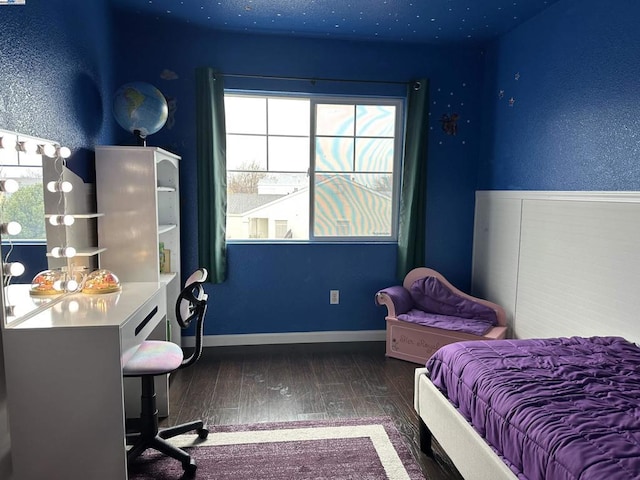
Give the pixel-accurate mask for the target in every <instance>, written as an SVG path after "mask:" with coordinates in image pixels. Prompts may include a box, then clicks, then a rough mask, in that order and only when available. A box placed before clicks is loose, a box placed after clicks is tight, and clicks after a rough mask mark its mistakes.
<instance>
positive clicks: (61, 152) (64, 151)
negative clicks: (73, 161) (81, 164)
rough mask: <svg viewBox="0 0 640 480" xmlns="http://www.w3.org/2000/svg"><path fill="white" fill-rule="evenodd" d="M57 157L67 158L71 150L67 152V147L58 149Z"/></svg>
mask: <svg viewBox="0 0 640 480" xmlns="http://www.w3.org/2000/svg"><path fill="white" fill-rule="evenodd" d="M58 155H60V156H61V157H62V158H69V157H70V156H71V150H69V148H67V147H59V148H58Z"/></svg>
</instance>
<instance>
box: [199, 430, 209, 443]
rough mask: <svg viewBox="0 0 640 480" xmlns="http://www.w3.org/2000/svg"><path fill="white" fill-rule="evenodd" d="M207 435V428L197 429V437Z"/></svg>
mask: <svg viewBox="0 0 640 480" xmlns="http://www.w3.org/2000/svg"><path fill="white" fill-rule="evenodd" d="M208 436H209V430H207V429H206V428H199V429H198V438H200V439H202V440H204V439H206V438H207V437H208Z"/></svg>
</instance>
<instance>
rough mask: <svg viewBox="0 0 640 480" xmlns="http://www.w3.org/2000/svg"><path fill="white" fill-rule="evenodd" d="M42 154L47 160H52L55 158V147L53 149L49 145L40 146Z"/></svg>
mask: <svg viewBox="0 0 640 480" xmlns="http://www.w3.org/2000/svg"><path fill="white" fill-rule="evenodd" d="M42 153H43V154H45V155H46V156H47V157H49V158H53V157H55V156H56V147H54V146H53V145H51V144H50V143H45V144H44V145H42Z"/></svg>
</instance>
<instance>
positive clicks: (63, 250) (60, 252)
mask: <svg viewBox="0 0 640 480" xmlns="http://www.w3.org/2000/svg"><path fill="white" fill-rule="evenodd" d="M76 253H77V252H76V249H75V248H73V247H53V248H52V249H51V256H53V257H55V258H62V257H67V258H71V257H75V256H76Z"/></svg>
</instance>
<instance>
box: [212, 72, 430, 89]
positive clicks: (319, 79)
mask: <svg viewBox="0 0 640 480" xmlns="http://www.w3.org/2000/svg"><path fill="white" fill-rule="evenodd" d="M220 75H222V76H223V77H236V78H260V79H265V80H292V81H299V82H311V84H312V85H315V83H316V82H340V83H379V84H386V85H409V84H411V83H412V82H394V81H384V80H350V79H344V78H322V77H315V78H310V77H278V76H272V75H248V74H242V73H220ZM413 83H415V84H417V85H418V87H417V88H416V90H417V89H419V88H420V82H417V81H413ZM414 88H415V86H414Z"/></svg>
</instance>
